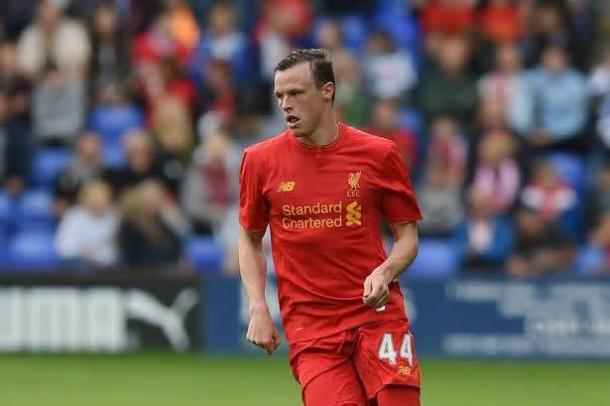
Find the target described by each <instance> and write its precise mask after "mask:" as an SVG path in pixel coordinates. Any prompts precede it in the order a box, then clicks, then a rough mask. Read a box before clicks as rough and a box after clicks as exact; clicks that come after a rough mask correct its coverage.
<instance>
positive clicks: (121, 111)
mask: <svg viewBox="0 0 610 406" xmlns="http://www.w3.org/2000/svg"><path fill="white" fill-rule="evenodd" d="M143 124H144V116H143V114H142V113H141V112H140V111H139V110H138V109H137V108H135V107H122V106H105V107H99V108H97V109H96V110H95V111H94V112H93V113H92V114H91V116H90V117H89V128H90V129H91V130H92V131H94V132H95V133H97V134H98V135H99V136H100V138H101V140H102V145H104V147H114V146H121V138H122V137H123V135H124V134H125V133H127V132H128V131H131V130H134V129H136V128H140V127H141V126H142V125H143Z"/></svg>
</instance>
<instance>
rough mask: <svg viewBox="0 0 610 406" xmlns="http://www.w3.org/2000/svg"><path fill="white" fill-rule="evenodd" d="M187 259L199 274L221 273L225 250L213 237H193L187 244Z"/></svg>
mask: <svg viewBox="0 0 610 406" xmlns="http://www.w3.org/2000/svg"><path fill="white" fill-rule="evenodd" d="M186 257H187V259H188V261H189V262H190V263H191V264H192V265H193V266H194V267H195V269H197V271H198V272H203V273H219V272H221V270H222V266H223V261H224V249H223V247H222V245H220V244H219V243H217V242H216V241H214V239H213V238H211V237H193V238H191V239H190V240H189V241H188V242H187V244H186Z"/></svg>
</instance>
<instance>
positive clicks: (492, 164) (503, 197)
mask: <svg viewBox="0 0 610 406" xmlns="http://www.w3.org/2000/svg"><path fill="white" fill-rule="evenodd" d="M514 150H515V141H514V140H513V139H512V137H511V135H510V134H508V133H506V132H502V131H497V130H496V131H493V132H491V133H488V134H486V135H484V136H483V138H482V139H481V141H480V142H479V145H478V148H477V154H478V159H477V164H476V166H475V169H474V174H473V181H472V184H473V187H474V188H475V189H476V190H477V193H483V194H485V195H486V198H488V199H490V204H491V206H492V208H493V212H494V213H507V212H508V211H510V209H511V208H512V207H513V205H514V204H515V202H516V200H517V197H518V196H519V190H520V186H521V173H520V170H519V165H518V162H517V161H516V160H515V158H514Z"/></svg>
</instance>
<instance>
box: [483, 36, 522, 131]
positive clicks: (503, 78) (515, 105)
mask: <svg viewBox="0 0 610 406" xmlns="http://www.w3.org/2000/svg"><path fill="white" fill-rule="evenodd" d="M528 85H529V83H528V82H527V77H526V75H525V72H524V71H523V68H522V61H521V54H520V53H519V49H518V48H517V46H516V45H514V44H508V43H507V44H502V45H498V46H497V48H496V53H495V68H494V70H493V71H491V72H489V73H487V74H485V75H484V76H483V77H482V78H481V80H480V81H479V96H480V97H481V103H482V104H483V106H486V105H489V104H494V105H497V106H499V107H500V109H501V110H502V112H503V113H502V115H503V117H504V120H505V122H506V124H507V125H508V126H509V128H511V129H512V130H513V131H516V132H524V131H526V130H527V128H525V127H526V126H527V125H528V123H529V122H530V120H531V115H532V114H533V112H532V106H531V104H530V103H531V102H532V100H531V99H530V98H528V97H527V95H528V92H529V88H528Z"/></svg>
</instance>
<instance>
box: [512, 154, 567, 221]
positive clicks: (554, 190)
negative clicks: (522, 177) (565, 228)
mask: <svg viewBox="0 0 610 406" xmlns="http://www.w3.org/2000/svg"><path fill="white" fill-rule="evenodd" d="M577 199H578V196H577V194H576V191H575V190H574V189H573V188H572V187H571V186H570V185H569V184H568V183H567V182H565V181H564V180H562V179H561V178H560V177H559V175H558V174H557V172H556V171H555V168H554V167H553V166H552V165H551V164H550V163H549V162H548V161H545V160H540V161H538V162H536V163H535V164H534V171H533V176H532V179H531V181H530V182H529V183H528V184H527V185H526V186H525V188H524V189H523V192H522V194H521V201H522V203H523V204H524V205H525V206H526V207H528V208H530V209H532V210H535V211H536V213H538V215H539V216H540V218H541V219H542V220H544V221H548V222H555V221H558V220H559V219H560V217H561V215H563V214H564V213H566V212H568V211H569V210H570V209H572V208H574V206H575V205H576V203H577Z"/></svg>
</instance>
